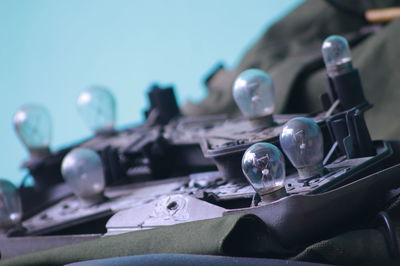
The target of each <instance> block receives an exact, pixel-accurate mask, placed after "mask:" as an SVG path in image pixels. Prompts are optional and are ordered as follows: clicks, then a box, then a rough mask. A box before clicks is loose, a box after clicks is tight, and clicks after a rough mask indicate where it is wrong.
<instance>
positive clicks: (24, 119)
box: [13, 104, 52, 152]
mask: <svg viewBox="0 0 400 266" xmlns="http://www.w3.org/2000/svg"><path fill="white" fill-rule="evenodd" d="M13 122H14V127H15V130H16V132H17V135H18V137H19V138H20V140H21V141H22V143H23V144H24V145H25V146H26V148H27V149H28V150H29V151H31V152H32V151H35V150H46V149H47V150H48V149H49V146H50V141H51V129H52V123H51V117H50V114H49V113H48V111H47V110H46V109H45V108H44V107H42V106H40V105H33V104H31V105H24V106H23V107H21V108H20V109H19V110H17V112H16V113H15V114H14V117H13Z"/></svg>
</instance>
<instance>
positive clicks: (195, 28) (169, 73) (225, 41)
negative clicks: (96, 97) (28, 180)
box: [0, 0, 301, 183]
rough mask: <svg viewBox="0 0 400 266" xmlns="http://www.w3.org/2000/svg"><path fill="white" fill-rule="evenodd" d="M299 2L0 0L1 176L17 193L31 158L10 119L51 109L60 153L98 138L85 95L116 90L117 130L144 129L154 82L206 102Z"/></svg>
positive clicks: (183, 98) (55, 144) (180, 96)
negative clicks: (221, 77)
mask: <svg viewBox="0 0 400 266" xmlns="http://www.w3.org/2000/svg"><path fill="white" fill-rule="evenodd" d="M300 2H301V1H300V0H280V1H262V0H236V1H232V0H213V1H212V0H201V1H200V0H198V1H194V0H192V1H184V0H169V1H168V0H141V1H139V0H137V1H135V0H131V1H128V0H108V1H101V0H58V1H52V0H0V90H1V95H2V97H1V103H2V104H1V107H0V108H1V112H0V123H1V127H0V129H1V133H0V134H1V135H0V136H1V152H0V162H1V165H0V166H1V167H0V176H1V177H5V178H8V179H10V180H12V181H14V182H15V183H18V182H19V181H20V180H21V178H22V176H23V174H24V172H23V170H20V169H18V168H19V165H20V164H21V163H22V162H23V160H24V159H26V158H27V152H26V151H25V148H24V147H23V146H22V144H21V143H20V142H19V140H18V139H17V137H16V136H15V134H14V130H13V127H12V124H11V120H12V116H13V113H14V112H15V111H16V110H17V109H18V108H19V107H20V106H21V105H23V104H25V103H38V104H42V105H44V106H45V107H46V108H47V109H48V110H49V111H50V112H51V116H52V118H53V139H52V140H53V146H52V147H53V148H56V147H59V146H60V145H65V144H67V143H71V142H74V141H76V140H78V139H81V138H84V137H87V136H89V135H90V134H91V133H90V131H89V130H88V129H87V127H86V126H85V124H84V123H83V120H82V119H81V118H80V117H79V115H78V113H77V110H76V105H75V102H76V98H77V96H78V94H79V92H80V91H81V90H82V89H84V88H87V87H89V86H92V85H102V86H105V87H108V88H109V89H111V90H112V91H113V92H114V94H115V97H116V100H117V103H118V107H117V108H118V110H117V112H118V114H117V116H118V120H117V124H118V125H119V126H121V125H126V124H129V123H133V122H140V121H142V111H143V109H144V108H145V107H146V105H147V99H146V96H145V91H147V88H148V86H149V85H150V84H151V83H152V82H160V83H162V84H175V85H176V92H177V95H178V100H179V102H180V103H183V102H185V101H186V100H194V101H199V100H200V99H202V98H203V97H204V96H205V90H204V88H203V85H202V83H201V81H202V79H203V78H204V75H205V74H207V73H208V71H209V70H210V69H211V68H212V67H213V66H214V65H215V64H216V63H217V62H219V61H223V62H225V64H226V66H227V67H228V68H229V67H233V66H235V64H236V63H237V62H238V60H240V58H241V56H242V55H243V53H244V52H245V51H246V50H247V48H248V47H249V46H250V45H251V44H253V42H254V41H255V40H256V39H257V38H258V37H259V36H260V35H261V34H262V33H263V31H264V29H265V28H266V27H267V26H268V25H270V24H271V23H273V22H274V21H276V20H277V19H279V18H281V17H282V16H283V15H284V14H286V13H287V12H288V11H289V10H290V9H292V8H294V7H295V6H297V5H298V4H299V3H300Z"/></svg>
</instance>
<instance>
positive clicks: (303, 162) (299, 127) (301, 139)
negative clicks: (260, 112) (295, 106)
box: [279, 117, 324, 178]
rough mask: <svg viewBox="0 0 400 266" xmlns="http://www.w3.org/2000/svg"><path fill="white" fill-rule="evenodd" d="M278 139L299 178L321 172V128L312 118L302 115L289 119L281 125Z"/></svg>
mask: <svg viewBox="0 0 400 266" xmlns="http://www.w3.org/2000/svg"><path fill="white" fill-rule="evenodd" d="M279 141H280V144H281V148H282V149H283V152H284V153H285V154H286V156H287V157H288V158H289V160H290V162H291V163H292V164H293V166H294V167H296V168H297V170H298V172H299V176H300V177H301V178H308V177H313V176H316V175H319V174H321V173H322V171H323V169H324V168H323V166H322V160H323V158H324V140H323V136H322V132H321V129H320V128H319V126H318V125H317V123H315V122H314V121H313V120H311V119H308V118H304V117H296V118H293V119H291V120H289V121H288V122H287V123H286V124H285V126H284V127H283V130H282V133H281V135H280V136H279Z"/></svg>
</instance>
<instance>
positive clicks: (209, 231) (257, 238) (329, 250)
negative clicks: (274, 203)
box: [0, 215, 400, 266]
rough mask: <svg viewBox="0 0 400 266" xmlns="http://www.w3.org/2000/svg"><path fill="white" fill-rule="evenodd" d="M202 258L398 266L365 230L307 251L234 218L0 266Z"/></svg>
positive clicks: (374, 233)
mask: <svg viewBox="0 0 400 266" xmlns="http://www.w3.org/2000/svg"><path fill="white" fill-rule="evenodd" d="M157 253H158V254H161V253H177V254H203V255H224V256H239V257H264V258H278V259H291V260H301V261H309V262H319V263H325V264H341V265H400V261H399V260H395V259H392V258H391V257H390V255H389V254H388V248H387V244H386V241H385V238H384V236H383V234H382V233H381V232H380V231H379V230H375V229H365V230H359V231H353V232H349V233H345V234H343V235H339V236H337V237H335V238H332V239H328V240H324V241H321V242H318V243H315V244H313V245H311V246H309V247H307V248H305V249H304V248H301V249H297V250H290V249H287V248H284V247H282V246H281V245H280V244H279V243H278V241H276V239H275V238H274V237H273V235H272V234H271V232H270V230H269V228H267V226H266V225H265V224H264V223H263V222H262V221H261V220H260V219H259V218H258V217H257V216H254V215H232V216H224V217H221V218H216V219H209V220H202V221H196V222H191V223H184V224H177V225H173V226H167V227H163V228H159V229H152V230H145V231H136V232H131V233H126V234H122V235H117V236H109V237H104V238H101V239H96V240H92V241H88V242H83V243H79V244H75V245H70V246H65V247H60V248H54V249H50V250H46V251H40V252H36V253H32V254H27V255H23V256H19V257H16V258H12V259H10V260H5V261H1V262H0V265H4V266H5V265H64V264H67V263H72V262H79V261H86V260H95V259H103V258H113V257H121V256H131V255H141V254H157Z"/></svg>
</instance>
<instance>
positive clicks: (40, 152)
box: [29, 147, 51, 160]
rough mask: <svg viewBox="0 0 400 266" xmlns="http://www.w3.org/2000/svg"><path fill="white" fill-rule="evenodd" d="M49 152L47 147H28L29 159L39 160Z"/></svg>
mask: <svg viewBox="0 0 400 266" xmlns="http://www.w3.org/2000/svg"><path fill="white" fill-rule="evenodd" d="M50 154H51V151H50V148H49V147H43V148H30V149H29V156H30V158H29V159H30V160H40V159H43V158H45V157H47V156H49V155H50Z"/></svg>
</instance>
